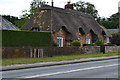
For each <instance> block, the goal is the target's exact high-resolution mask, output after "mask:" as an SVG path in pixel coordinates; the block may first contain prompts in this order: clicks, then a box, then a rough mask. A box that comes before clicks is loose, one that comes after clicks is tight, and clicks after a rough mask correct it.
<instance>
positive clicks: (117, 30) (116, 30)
mask: <svg viewBox="0 0 120 80" xmlns="http://www.w3.org/2000/svg"><path fill="white" fill-rule="evenodd" d="M108 31H109V32H110V34H114V33H117V32H119V29H108Z"/></svg>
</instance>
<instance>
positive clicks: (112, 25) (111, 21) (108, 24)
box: [98, 13, 119, 29]
mask: <svg viewBox="0 0 120 80" xmlns="http://www.w3.org/2000/svg"><path fill="white" fill-rule="evenodd" d="M98 22H99V23H100V24H101V25H102V26H105V28H107V29H116V28H118V27H119V15H118V13H115V14H113V15H111V16H110V18H101V19H99V21H98Z"/></svg>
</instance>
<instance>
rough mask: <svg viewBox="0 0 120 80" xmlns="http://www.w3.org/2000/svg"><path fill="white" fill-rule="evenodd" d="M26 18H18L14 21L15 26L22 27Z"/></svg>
mask: <svg viewBox="0 0 120 80" xmlns="http://www.w3.org/2000/svg"><path fill="white" fill-rule="evenodd" d="M27 20H28V18H21V19H19V20H17V21H16V26H17V27H19V28H21V27H23V25H24V24H25V22H27Z"/></svg>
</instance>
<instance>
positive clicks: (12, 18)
mask: <svg viewBox="0 0 120 80" xmlns="http://www.w3.org/2000/svg"><path fill="white" fill-rule="evenodd" d="M1 16H2V17H4V18H5V19H7V20H8V21H10V22H11V23H13V24H14V25H16V21H17V20H19V19H18V17H15V16H10V15H1Z"/></svg>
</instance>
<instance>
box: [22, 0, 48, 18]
mask: <svg viewBox="0 0 120 80" xmlns="http://www.w3.org/2000/svg"><path fill="white" fill-rule="evenodd" d="M47 3H48V2H45V1H43V0H33V1H32V2H31V4H30V10H24V11H23V15H22V18H26V17H28V18H29V17H30V16H31V15H33V14H34V13H35V12H36V11H37V10H38V9H39V8H40V7H41V6H42V5H45V4H47Z"/></svg>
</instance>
